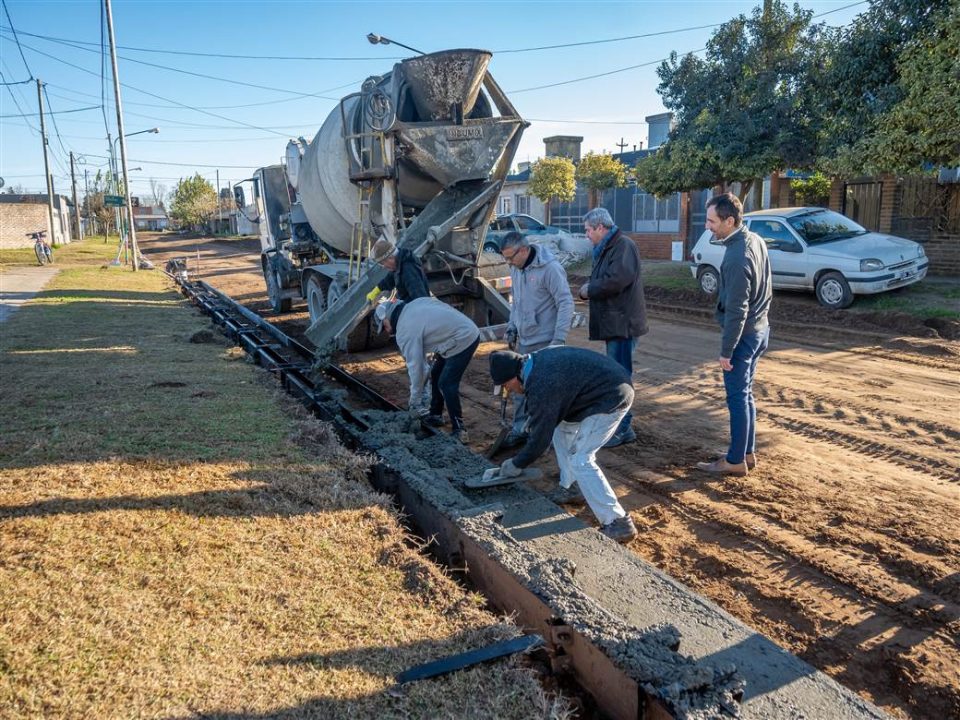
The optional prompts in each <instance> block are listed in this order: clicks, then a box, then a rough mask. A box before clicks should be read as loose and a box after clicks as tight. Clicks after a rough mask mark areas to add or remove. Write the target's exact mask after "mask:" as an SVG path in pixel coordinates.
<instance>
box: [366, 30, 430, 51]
mask: <svg viewBox="0 0 960 720" xmlns="http://www.w3.org/2000/svg"><path fill="white" fill-rule="evenodd" d="M367 40H368V41H369V42H370V44H371V45H399V46H400V47H402V48H406V49H407V50H410V51H412V52H415V53H419V54H420V55H426V53H425V52H424V51H423V50H417V49H416V48H412V47H410V46H409V45H404V44H403V43H402V42H397V41H396V40H391V39H390V38H388V37H384V36H383V35H377V34H376V33H369V34H368V35H367Z"/></svg>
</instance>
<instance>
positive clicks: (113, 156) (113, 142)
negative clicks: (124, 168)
mask: <svg viewBox="0 0 960 720" xmlns="http://www.w3.org/2000/svg"><path fill="white" fill-rule="evenodd" d="M158 132H160V128H158V127H153V128H149V129H147V130H137V131H136V132H132V133H124V134H123V137H124V138H128V137H131V136H133V135H143V134H144V133H158ZM107 142H108V143H110V172H111V174H112V175H113V182H114V187H115V192H116V193H117V194H118V195H119V194H120V177H119V174H118V172H117V143H118V142H120V137H116V138H113V139H111V136H110V133H107ZM142 169H143V168H128V170H142ZM127 190H129V188H127ZM126 196H127V197H128V198H129V197H130V193H129V192H127V193H126ZM127 217H128V224H129V225H130V226H131V227H132V226H133V208H132V207H131V208H127ZM115 218H116V223H117V232H118V233H119V234H120V242H121V243H123V244H124V246H125V245H126V232H124V229H123V227H122V225H123V223H122V214H121V212H120V208H117V209H116V213H115ZM134 244H135V243H134ZM132 249H133V251H134V252H138V249H137V248H132ZM136 265H137V259H136V258H135V259H134V267H135V268H136Z"/></svg>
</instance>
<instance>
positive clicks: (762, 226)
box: [750, 220, 800, 250]
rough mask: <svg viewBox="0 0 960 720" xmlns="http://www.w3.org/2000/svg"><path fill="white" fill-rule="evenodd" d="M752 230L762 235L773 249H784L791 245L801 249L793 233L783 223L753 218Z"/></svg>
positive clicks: (751, 222)
mask: <svg viewBox="0 0 960 720" xmlns="http://www.w3.org/2000/svg"><path fill="white" fill-rule="evenodd" d="M750 230H752V231H753V232H755V233H756V234H757V235H759V236H760V237H762V238H763V239H764V241H765V242H766V243H767V247H769V248H771V249H773V250H783V249H785V248H791V247H796V248H798V249H799V247H800V244H799V243H798V242H797V241H796V239H795V238H794V237H793V234H792V233H791V232H790V231H789V230H787V228H786V227H784V225H783V223H780V222H777V221H775V220H752V221H750Z"/></svg>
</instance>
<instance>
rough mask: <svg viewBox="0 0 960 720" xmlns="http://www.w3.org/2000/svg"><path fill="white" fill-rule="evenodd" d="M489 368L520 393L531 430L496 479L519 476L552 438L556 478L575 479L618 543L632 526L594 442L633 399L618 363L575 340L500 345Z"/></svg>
mask: <svg viewBox="0 0 960 720" xmlns="http://www.w3.org/2000/svg"><path fill="white" fill-rule="evenodd" d="M490 376H491V377H492V378H493V381H494V382H495V383H497V384H498V385H503V386H504V387H505V388H506V389H507V390H509V391H510V392H512V393H518V394H520V393H522V394H523V395H525V396H526V398H527V409H528V412H529V415H530V426H529V427H530V437H529V438H528V440H527V442H526V443H525V444H524V446H523V448H522V449H521V450H520V452H518V453H517V455H516V456H515V457H513V458H510V459H509V460H505V461H504V462H503V464H502V465H501V466H500V470H499V473H498V476H497V479H496V483H497V484H502V482H503V479H509V478H518V477H519V476H520V475H521V471H522V469H523V468H525V467H527V466H529V465H530V464H532V463H533V462H534V461H535V460H536V459H537V458H538V457H540V455H542V454H543V452H544V451H545V450H546V449H547V448H548V447H549V446H550V443H551V441H552V442H553V449H554V452H555V453H556V455H557V465H558V466H559V467H560V484H561V486H564V485H566V486H569V485H571V484H572V483H574V482H575V483H576V484H577V485H578V486H579V487H580V490H581V492H583V496H584V498H585V499H586V501H587V504H588V505H589V506H590V509H591V510H592V511H593V514H594V515H595V516H596V518H597V520H599V521H600V532H601V533H603V534H604V535H606V536H607V537H609V538H610V539H611V540H616V541H617V542H622V543H627V542H630V541H631V540H632V539H633V538H635V537H636V536H637V528H636V527H635V526H634V524H633V521H632V520H631V519H630V516H629V515H627V513H626V511H625V510H624V509H623V506H622V505H620V502H619V500H617V495H616V493H614V492H613V489H612V488H611V487H610V483H609V482H607V478H606V476H604V474H603V471H602V470H601V469H600V466H599V465H597V450H599V449H600V448H601V446H602V445H603V443H604V442H606V440H607V439H608V438H609V437H610V436H611V435H613V433H614V431H615V430H616V429H617V425H619V423H620V420H621V418H622V417H623V415H624V413H626V412H627V410H629V408H630V406H631V405H632V404H633V385H632V384H631V382H630V378H629V377H628V376H627V373H626V372H625V371H624V369H623V368H622V367H621V366H620V365H619V363H617V362H616V361H615V360H613V359H611V358H608V357H606V356H604V355H601V354H599V353H595V352H593V351H591V350H584V349H582V348H574V347H548V348H544V349H543V350H540V351H538V352H535V353H531V354H530V355H519V354H517V353H515V352H511V351H503V350H501V351H498V352H494V353H491V354H490ZM488 477H489V476H488V475H485V478H488ZM490 479H491V480H492V479H493V478H490Z"/></svg>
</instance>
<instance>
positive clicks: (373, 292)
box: [367, 287, 383, 303]
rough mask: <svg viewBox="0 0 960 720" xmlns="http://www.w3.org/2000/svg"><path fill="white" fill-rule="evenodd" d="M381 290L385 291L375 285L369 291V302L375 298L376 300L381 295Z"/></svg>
mask: <svg viewBox="0 0 960 720" xmlns="http://www.w3.org/2000/svg"><path fill="white" fill-rule="evenodd" d="M381 292H383V291H382V290H381V289H380V288H378V287H375V288H374V289H373V290H371V291H370V292H368V293H367V302H371V303H372V302H373V301H374V300H376V299H377V298H378V297H379V296H380V293H381Z"/></svg>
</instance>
